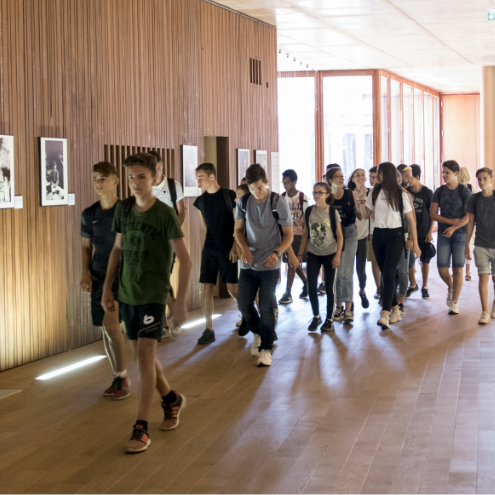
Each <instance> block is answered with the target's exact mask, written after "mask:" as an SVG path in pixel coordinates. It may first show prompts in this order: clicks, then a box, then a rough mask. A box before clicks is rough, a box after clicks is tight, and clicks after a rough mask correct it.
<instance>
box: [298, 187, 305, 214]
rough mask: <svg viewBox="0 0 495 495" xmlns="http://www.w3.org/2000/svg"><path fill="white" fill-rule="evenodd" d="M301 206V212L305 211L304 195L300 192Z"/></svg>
mask: <svg viewBox="0 0 495 495" xmlns="http://www.w3.org/2000/svg"><path fill="white" fill-rule="evenodd" d="M299 205H300V206H301V211H304V193H303V192H302V191H299Z"/></svg>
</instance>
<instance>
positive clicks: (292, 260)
mask: <svg viewBox="0 0 495 495" xmlns="http://www.w3.org/2000/svg"><path fill="white" fill-rule="evenodd" d="M301 258H302V256H301ZM289 265H290V266H291V267H292V268H298V266H299V256H296V255H295V254H289Z"/></svg>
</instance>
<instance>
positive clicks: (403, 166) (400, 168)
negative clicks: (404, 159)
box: [397, 163, 408, 173]
mask: <svg viewBox="0 0 495 495" xmlns="http://www.w3.org/2000/svg"><path fill="white" fill-rule="evenodd" d="M407 167H408V165H406V164H405V163H401V164H400V165H397V170H398V171H399V172H400V173H402V172H404V169H405V168H407Z"/></svg>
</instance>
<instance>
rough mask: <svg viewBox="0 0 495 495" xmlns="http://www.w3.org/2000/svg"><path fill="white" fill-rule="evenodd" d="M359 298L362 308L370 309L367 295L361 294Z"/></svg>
mask: <svg viewBox="0 0 495 495" xmlns="http://www.w3.org/2000/svg"><path fill="white" fill-rule="evenodd" d="M359 297H360V298H361V306H362V307H363V308H365V309H366V308H369V307H370V302H369V301H368V298H367V297H366V293H365V294H359Z"/></svg>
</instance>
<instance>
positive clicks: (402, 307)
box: [399, 303, 406, 315]
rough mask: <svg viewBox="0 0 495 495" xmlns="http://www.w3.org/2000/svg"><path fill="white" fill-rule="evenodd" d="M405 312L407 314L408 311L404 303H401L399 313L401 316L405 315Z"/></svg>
mask: <svg viewBox="0 0 495 495" xmlns="http://www.w3.org/2000/svg"><path fill="white" fill-rule="evenodd" d="M405 312H406V310H405V309H404V304H403V303H399V313H400V314H401V315H403V314H404V313H405Z"/></svg>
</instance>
